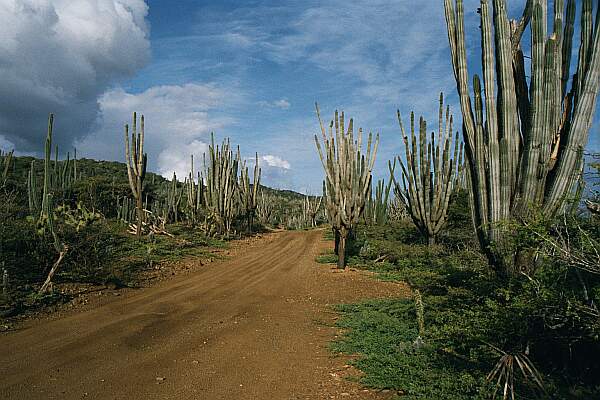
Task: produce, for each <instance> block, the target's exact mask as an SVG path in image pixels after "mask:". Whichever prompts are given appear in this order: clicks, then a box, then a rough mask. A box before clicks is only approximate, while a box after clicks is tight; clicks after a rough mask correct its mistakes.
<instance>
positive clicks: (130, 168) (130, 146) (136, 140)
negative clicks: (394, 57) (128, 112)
mask: <svg viewBox="0 0 600 400" xmlns="http://www.w3.org/2000/svg"><path fill="white" fill-rule="evenodd" d="M125 160H126V163H127V177H128V179H129V186H130V187H131V192H132V193H133V197H134V198H135V202H136V207H137V226H136V230H135V234H136V236H137V237H140V236H141V235H142V222H143V221H144V203H143V197H142V193H143V190H144V178H145V177H146V164H147V161H148V156H147V154H146V153H144V116H143V115H142V117H141V120H140V130H139V132H138V130H137V114H136V113H135V112H134V113H133V125H132V129H131V143H130V142H129V125H128V124H125Z"/></svg>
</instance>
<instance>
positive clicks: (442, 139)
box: [390, 94, 463, 245]
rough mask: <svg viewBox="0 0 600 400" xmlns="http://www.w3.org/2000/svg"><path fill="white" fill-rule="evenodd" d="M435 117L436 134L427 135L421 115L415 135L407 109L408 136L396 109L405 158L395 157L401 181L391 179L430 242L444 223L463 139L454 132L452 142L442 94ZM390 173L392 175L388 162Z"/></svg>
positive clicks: (449, 114) (454, 183) (449, 116)
mask: <svg viewBox="0 0 600 400" xmlns="http://www.w3.org/2000/svg"><path fill="white" fill-rule="evenodd" d="M438 117H439V118H438V132H437V135H436V134H435V133H434V132H431V135H428V132H427V122H426V121H425V119H424V118H423V117H421V118H420V119H419V136H418V138H417V136H416V134H415V131H416V129H415V115H414V113H411V114H410V139H409V137H408V135H407V133H406V130H405V129H404V124H403V123H402V118H401V117H400V112H399V111H398V123H399V124H400V131H401V132H402V139H403V142H404V148H405V158H406V161H403V160H402V158H401V157H398V161H399V162H400V167H401V168H402V185H401V186H400V184H399V183H398V182H396V181H395V180H394V181H395V185H396V190H395V194H396V196H399V198H400V200H401V201H402V203H403V204H404V206H405V208H406V210H407V211H408V214H409V215H410V217H411V219H412V220H413V222H414V224H415V226H416V227H417V229H418V230H419V231H420V232H421V234H422V235H424V236H425V237H426V238H427V239H428V241H429V244H430V245H431V244H434V243H435V238H436V236H437V235H438V234H439V233H440V231H441V230H442V228H443V227H444V225H445V223H446V217H447V214H448V205H449V203H450V197H451V196H452V194H453V192H454V190H455V189H456V187H457V185H458V180H459V177H460V173H461V170H462V164H463V162H462V155H463V143H462V142H461V141H460V140H459V137H458V133H456V138H455V139H454V143H453V137H454V133H453V130H452V123H453V118H452V114H451V113H450V107H449V106H447V107H446V111H445V118H444V96H443V94H440V103H439V114H438ZM428 136H429V139H428ZM390 173H391V175H392V179H394V178H393V176H394V171H393V168H392V166H391V164H390Z"/></svg>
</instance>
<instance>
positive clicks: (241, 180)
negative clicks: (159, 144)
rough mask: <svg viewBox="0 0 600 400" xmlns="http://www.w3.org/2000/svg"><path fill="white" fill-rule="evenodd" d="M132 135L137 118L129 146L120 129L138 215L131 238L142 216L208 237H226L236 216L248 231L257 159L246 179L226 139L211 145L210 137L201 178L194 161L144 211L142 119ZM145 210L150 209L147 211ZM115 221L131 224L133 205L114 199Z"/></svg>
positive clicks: (255, 206)
mask: <svg viewBox="0 0 600 400" xmlns="http://www.w3.org/2000/svg"><path fill="white" fill-rule="evenodd" d="M140 121H141V123H140V129H139V131H138V129H137V115H136V113H134V114H133V125H132V130H131V141H130V140H129V137H130V132H129V126H128V125H125V156H126V161H127V175H128V179H129V185H130V188H131V192H132V194H133V199H134V201H135V209H136V214H137V223H136V234H137V235H138V236H139V235H141V234H142V231H143V229H142V228H143V227H144V225H145V224H146V221H145V219H146V216H148V215H154V216H156V217H160V218H161V220H162V221H165V222H181V221H183V220H185V221H187V222H188V223H190V224H191V225H198V226H201V227H205V228H206V230H207V232H210V234H211V235H212V234H220V235H223V236H229V235H230V234H231V232H232V225H233V222H234V220H235V219H236V218H237V217H238V216H243V217H244V218H245V220H246V225H247V229H248V230H251V229H252V226H253V223H254V218H255V216H256V214H257V210H258V207H259V197H260V175H261V170H260V167H259V163H258V154H256V159H255V164H254V174H253V176H252V179H251V177H250V173H249V168H248V166H247V165H246V161H245V160H242V157H241V154H240V150H239V147H238V150H237V154H234V152H233V151H232V148H231V145H230V142H229V139H225V140H224V141H223V143H222V144H221V145H220V146H219V145H215V140H214V135H211V143H210V144H209V147H208V155H206V154H205V155H204V172H203V173H200V172H199V171H196V170H195V168H194V157H193V155H192V156H191V157H190V160H191V165H190V172H189V174H188V176H187V177H186V178H185V179H184V182H183V184H181V183H180V182H179V181H178V179H177V175H176V174H175V173H173V178H172V180H171V181H170V182H166V183H165V185H164V187H163V189H162V195H163V196H162V197H163V199H162V200H156V199H155V200H154V201H153V202H152V204H151V205H150V206H149V205H148V204H147V201H146V202H145V203H144V202H143V200H142V199H143V193H144V178H145V176H146V165H147V154H146V153H144V135H145V132H144V116H141V120H140ZM149 208H152V210H150V209H149ZM117 212H118V214H119V215H118V218H119V219H121V220H123V221H126V222H131V220H130V219H131V214H132V204H131V201H130V200H128V199H127V198H123V199H117ZM201 217H203V220H201Z"/></svg>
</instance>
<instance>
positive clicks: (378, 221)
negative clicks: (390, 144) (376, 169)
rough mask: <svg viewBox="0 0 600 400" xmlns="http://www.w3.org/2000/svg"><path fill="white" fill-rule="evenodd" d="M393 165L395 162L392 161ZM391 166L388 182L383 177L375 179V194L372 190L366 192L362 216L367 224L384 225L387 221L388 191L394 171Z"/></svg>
mask: <svg viewBox="0 0 600 400" xmlns="http://www.w3.org/2000/svg"><path fill="white" fill-rule="evenodd" d="M394 166H395V163H394ZM390 168H391V174H390V175H391V178H390V180H389V181H388V183H387V184H386V183H385V180H384V179H380V180H378V181H377V185H376V186H375V195H374V196H373V190H371V189H369V191H368V192H367V200H366V203H365V211H364V214H363V218H364V220H365V223H366V224H367V225H385V224H386V223H387V222H388V218H389V211H390V192H391V189H392V184H393V176H394V171H393V167H390Z"/></svg>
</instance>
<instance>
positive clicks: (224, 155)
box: [204, 135, 238, 236]
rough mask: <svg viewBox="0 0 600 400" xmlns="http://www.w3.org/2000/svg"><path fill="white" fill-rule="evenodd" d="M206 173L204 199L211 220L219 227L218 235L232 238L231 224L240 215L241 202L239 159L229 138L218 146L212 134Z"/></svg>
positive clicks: (205, 166)
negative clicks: (239, 195)
mask: <svg viewBox="0 0 600 400" xmlns="http://www.w3.org/2000/svg"><path fill="white" fill-rule="evenodd" d="M204 169H205V171H206V190H205V191H204V198H205V204H206V207H207V209H208V211H209V213H210V215H209V217H210V218H212V219H213V221H212V222H214V223H215V224H216V229H217V231H218V233H220V234H225V235H227V236H229V234H230V233H231V224H232V222H233V219H234V218H235V215H236V207H237V204H236V202H237V200H238V193H237V190H238V184H237V176H238V160H237V158H236V157H234V156H233V152H232V151H231V145H230V144H229V139H225V140H224V141H223V144H222V145H221V147H220V148H219V146H218V145H217V146H215V137H214V135H211V144H210V146H209V147H208V165H207V163H206V156H205V157H204Z"/></svg>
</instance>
